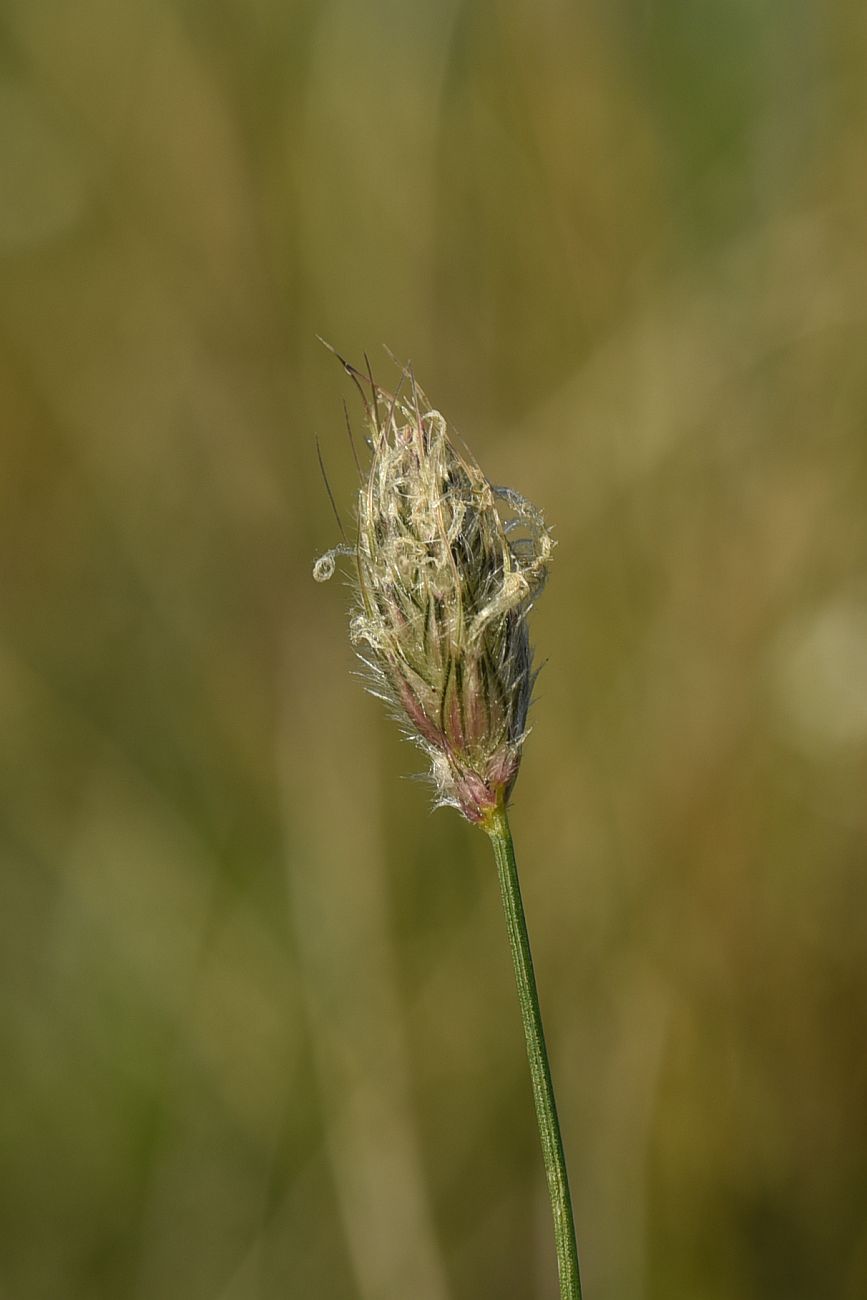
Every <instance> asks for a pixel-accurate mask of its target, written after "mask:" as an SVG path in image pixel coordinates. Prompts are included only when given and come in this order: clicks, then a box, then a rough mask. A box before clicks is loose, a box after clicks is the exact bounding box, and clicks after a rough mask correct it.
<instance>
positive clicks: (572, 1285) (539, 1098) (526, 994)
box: [485, 807, 581, 1300]
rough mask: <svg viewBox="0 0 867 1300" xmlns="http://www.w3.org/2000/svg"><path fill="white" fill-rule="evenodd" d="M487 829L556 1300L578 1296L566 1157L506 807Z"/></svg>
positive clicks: (494, 815) (495, 814) (492, 816)
mask: <svg viewBox="0 0 867 1300" xmlns="http://www.w3.org/2000/svg"><path fill="white" fill-rule="evenodd" d="M485 830H486V831H487V832H488V834H489V835H490V837H491V843H492V844H493V846H494V857H495V858H496V860H497V872H498V874H499V877H500V892H501V893H502V896H503V907H504V908H505V911H506V925H507V927H508V930H509V946H510V947H511V949H512V960H513V961H514V963H515V978H516V980H517V982H518V1001H519V1002H520V1004H521V1019H522V1020H523V1022H524V1036H525V1038H526V1040H527V1056H528V1057H529V1060H530V1077H531V1078H532V1081H533V1100H534V1101H535V1103H536V1119H537V1121H538V1124H539V1136H540V1138H541V1141H542V1156H543V1158H544V1161H545V1173H546V1175H547V1178H548V1192H549V1194H550V1197H551V1210H552V1213H553V1216H554V1242H555V1245H556V1248H557V1268H558V1270H559V1273H560V1300H581V1277H580V1274H579V1272H578V1247H577V1245H576V1243H575V1224H574V1221H573V1218H572V1199H571V1197H570V1195H569V1178H568V1175H567V1173H566V1157H565V1156H564V1154H563V1140H562V1138H561V1137H560V1123H559V1120H558V1119H557V1103H556V1101H555V1100H554V1085H553V1083H552V1082H551V1069H550V1066H549V1065H548V1052H547V1049H546V1047H545V1033H544V1030H543V1028H542V1012H541V1010H540V1009H539V994H538V992H537V990H536V977H535V975H534V974H533V957H532V954H531V952H530V938H529V935H528V934H527V919H526V917H525V916H524V905H523V902H522V901H521V886H520V883H519V881H518V866H517V863H516V862H515V849H514V846H513V844H512V832H511V830H510V829H509V821H508V818H507V816H506V810H505V808H503V807H498V808H497V809H496V810H495V811H494V812H492V813H491V814H490V816H489V818H488V821H487V822H486V823H485Z"/></svg>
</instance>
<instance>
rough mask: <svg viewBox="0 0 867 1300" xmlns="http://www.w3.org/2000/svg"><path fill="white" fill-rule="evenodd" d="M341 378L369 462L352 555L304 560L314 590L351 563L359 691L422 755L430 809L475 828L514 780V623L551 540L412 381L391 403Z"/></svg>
mask: <svg viewBox="0 0 867 1300" xmlns="http://www.w3.org/2000/svg"><path fill="white" fill-rule="evenodd" d="M343 364H344V366H345V368H346V369H347V370H348V371H349V373H350V374H351V375H352V376H353V378H354V379H355V380H356V381H357V382H358V383H359V385H360V386H362V394H363V396H364V398H365V409H366V412H367V416H368V424H369V429H370V438H369V444H370V448H371V459H370V465H369V468H368V470H367V473H366V475H365V476H364V477H363V482H362V485H361V488H360V490H359V494H358V506H357V525H358V531H357V538H356V541H355V544H354V546H341V547H337V548H335V550H333V551H330V552H328V553H327V554H326V555H324V556H322V557H321V558H320V559H319V560H317V562H316V565H315V566H314V577H315V578H317V580H319V581H324V580H325V579H327V578H330V577H331V575H332V573H333V571H334V561H335V556H337V555H339V554H347V553H349V554H353V555H354V556H355V560H356V568H357V581H356V586H355V594H356V600H355V608H354V610H353V613H352V618H351V624H350V631H351V636H352V640H353V641H354V642H355V644H356V645H358V646H359V647H360V651H359V653H360V656H361V658H362V660H363V661H364V663H365V664H366V666H367V668H368V670H369V671H370V673H371V675H372V679H373V680H372V682H371V689H372V691H373V693H374V694H376V695H379V696H380V697H382V698H384V699H385V700H386V701H387V702H388V703H389V704H390V705H391V706H392V708H393V711H394V712H395V714H396V715H397V717H398V719H399V721H400V722H401V723H402V725H403V727H404V730H405V731H406V733H407V735H408V736H409V737H410V738H411V739H412V740H413V741H414V742H415V743H416V744H417V745H418V746H419V747H420V748H421V749H422V750H424V752H425V753H426V754H427V755H428V757H429V759H430V762H431V773H432V776H433V780H434V782H435V784H436V787H437V794H438V800H437V802H438V803H439V804H450V805H453V806H454V807H456V808H458V809H460V811H461V812H462V813H463V814H464V816H465V817H467V818H468V819H469V820H470V821H472V822H484V821H485V820H486V819H487V818H488V817H489V816H490V815H491V813H492V812H493V811H494V809H495V808H496V807H497V806H498V805H499V804H501V803H504V802H505V801H506V800H508V797H509V794H510V792H511V790H512V787H513V785H514V783H515V778H516V777H517V774H518V767H519V764H520V760H521V749H522V745H523V742H524V738H525V735H526V728H527V710H528V708H529V704H530V695H531V692H532V686H533V678H534V673H533V669H532V655H531V650H530V640H529V632H528V628H527V615H528V613H529V610H530V607H531V605H532V603H533V601H534V599H535V597H536V596H537V595H538V594H539V592H540V591H541V589H542V587H543V585H544V582H545V578H546V574H547V566H548V561H549V558H550V554H551V550H552V547H553V540H552V538H551V535H550V533H549V531H548V529H547V528H546V526H545V523H544V520H543V518H542V515H541V513H540V512H539V511H538V510H537V509H536V508H535V507H534V506H532V505H530V503H529V502H527V501H525V500H524V498H523V497H521V496H520V495H519V494H518V493H516V492H513V491H511V490H510V489H508V488H497V487H494V486H492V485H491V484H490V483H489V482H488V480H487V479H486V478H485V476H484V474H483V473H482V471H481V470H480V469H479V467H478V466H477V465H476V463H475V461H473V460H472V459H471V458H470V457H469V455H468V454H466V453H464V454H462V453H460V452H459V451H458V450H457V448H456V447H455V445H454V443H453V442H452V441H451V439H450V438H449V435H448V430H447V426H446V421H445V420H444V418H443V417H442V415H440V413H439V412H438V411H435V410H433V409H432V408H431V407H430V406H429V404H428V402H427V401H426V399H425V397H424V395H423V393H422V392H421V390H420V389H419V388H418V387H417V385H416V383H415V380H414V378H413V376H412V374H411V372H409V371H404V374H403V377H402V380H401V383H400V385H399V386H398V389H397V392H396V394H394V395H392V394H390V393H387V392H385V390H383V389H381V388H379V386H378V385H376V384H375V383H374V382H373V380H372V379H368V378H367V377H365V376H362V375H361V374H360V372H358V371H356V370H355V369H354V368H353V367H351V366H349V364H348V363H346V362H344V363H343ZM365 388H366V389H367V391H365Z"/></svg>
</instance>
